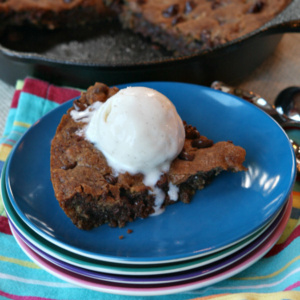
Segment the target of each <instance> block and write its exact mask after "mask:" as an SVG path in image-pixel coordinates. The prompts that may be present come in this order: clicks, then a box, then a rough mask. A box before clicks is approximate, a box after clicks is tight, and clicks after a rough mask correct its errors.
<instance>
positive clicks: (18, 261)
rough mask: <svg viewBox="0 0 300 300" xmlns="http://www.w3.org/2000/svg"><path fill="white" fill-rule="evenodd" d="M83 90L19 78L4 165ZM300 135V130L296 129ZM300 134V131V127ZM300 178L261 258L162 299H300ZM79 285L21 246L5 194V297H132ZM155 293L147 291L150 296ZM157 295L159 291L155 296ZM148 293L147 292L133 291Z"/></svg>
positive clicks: (0, 256)
mask: <svg viewBox="0 0 300 300" xmlns="http://www.w3.org/2000/svg"><path fill="white" fill-rule="evenodd" d="M78 95H80V91H79V90H76V89H71V88H65V87H57V86H54V85H51V84H49V83H47V82H44V81H41V80H37V79H33V78H26V79H25V80H24V81H18V82H17V85H16V91H15V94H14V97H13V99H12V104H11V109H10V111H9V115H8V117H7V122H6V127H5V130H4V136H3V138H2V139H1V140H0V169H2V167H3V164H4V162H5V160H6V158H7V156H8V154H9V153H10V151H11V149H12V147H13V146H14V144H15V143H16V141H17V140H18V139H19V138H20V137H21V136H22V134H23V133H24V132H25V131H26V130H27V129H28V128H29V127H30V126H31V124H33V123H34V122H36V121H37V120H38V119H39V118H40V117H42V116H43V115H44V114H45V113H47V112H48V111H50V110H51V109H53V108H55V107H57V106H58V105H60V104H61V103H63V102H64V101H66V100H69V99H72V98H74V97H76V96H78ZM291 134H293V135H294V138H295V136H297V132H296V133H295V132H293V133H291ZM298 138H299V139H300V134H299V133H298ZM299 217H300V184H299V183H298V182H297V183H296V184H295V187H294V191H293V211H292V215H291V218H290V220H289V222H288V225H287V227H286V229H285V232H284V233H283V235H282V237H281V238H280V240H279V241H278V243H277V244H276V245H275V246H274V247H273V248H272V249H271V250H270V251H269V252H268V254H267V255H265V256H264V257H263V258H262V259H261V260H260V261H258V262H257V263H255V264H254V265H253V266H251V267H250V268H248V269H246V270H245V271H243V272H241V273H239V274H238V275H236V276H234V277H232V278H230V279H227V280H225V281H222V282H220V283H217V284H215V285H212V286H209V287H206V288H203V289H198V290H194V291H190V292H184V293H180V294H174V295H167V296H156V297H155V298H157V299H167V300H168V299H170V300H173V299H180V300H181V299H194V298H198V299H201V300H204V299H218V300H221V299H222V300H225V299H230V300H232V299H233V300H241V299H247V300H252V299H253V300H256V299H264V300H271V299H272V300H274V299H275V300H276V299H278V300H279V299H280V300H282V299H300V224H299ZM132 298H133V297H129V296H119V295H112V294H107V293H100V292H96V291H92V290H88V289H84V288H81V287H78V286H75V285H73V284H71V283H67V282H64V281H62V280H61V279H58V278H56V277H55V276H53V275H51V274H49V273H48V272H46V271H45V270H43V269H41V268H40V267H38V266H37V265H36V264H35V263H33V262H32V261H31V260H30V259H29V258H28V257H27V256H26V255H25V254H24V253H23V251H22V250H21V249H20V248H19V246H18V245H17V243H16V241H15V240H14V238H13V236H12V234H11V231H10V229H9V226H8V221H7V218H6V215H5V211H4V208H3V204H2V201H1V199H0V299H16V300H42V299H64V300H67V299H78V300H79V299H109V300H116V299H123V300H126V299H132ZM149 298H151V297H147V299H149ZM153 298H154V297H153ZM134 299H144V297H134Z"/></svg>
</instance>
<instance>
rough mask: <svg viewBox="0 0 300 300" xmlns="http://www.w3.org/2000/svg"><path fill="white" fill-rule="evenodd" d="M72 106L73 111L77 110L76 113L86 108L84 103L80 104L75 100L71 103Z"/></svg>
mask: <svg viewBox="0 0 300 300" xmlns="http://www.w3.org/2000/svg"><path fill="white" fill-rule="evenodd" d="M73 106H74V108H75V110H77V111H83V110H85V109H86V108H87V105H86V104H85V103H81V102H80V101H79V99H77V100H75V101H74V102H73Z"/></svg>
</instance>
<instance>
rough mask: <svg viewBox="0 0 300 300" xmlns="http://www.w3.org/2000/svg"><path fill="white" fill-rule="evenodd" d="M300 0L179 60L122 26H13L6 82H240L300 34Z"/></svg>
mask: <svg viewBox="0 0 300 300" xmlns="http://www.w3.org/2000/svg"><path fill="white" fill-rule="evenodd" d="M299 16H300V0H293V1H292V2H291V4H290V5H289V6H288V7H287V8H286V9H285V10H284V11H283V12H282V13H281V14H279V15H278V16H276V17H275V18H274V19H273V20H271V21H270V22H269V23H267V24H265V25H264V26H262V27H261V28H259V29H258V30H256V31H253V32H251V33H250V34H247V35H245V36H243V37H241V38H239V39H236V40H234V41H231V42H229V43H226V44H224V45H221V46H218V47H216V48H214V49H212V50H209V51H203V52H201V53H199V54H197V55H193V56H186V57H175V56H172V55H171V54H170V53H168V52H165V51H163V50H162V49H161V48H159V47H158V46H157V45H153V44H151V43H150V42H149V41H147V40H145V39H142V38H140V37H139V36H137V35H135V34H132V33H131V32H129V31H126V30H122V29H121V28H120V25H119V24H118V23H117V22H112V23H106V22H103V23H100V24H98V25H97V26H95V27H89V28H88V30H87V29H86V28H85V29H84V31H83V30H79V29H77V30H70V29H69V30H56V31H51V32H49V31H47V32H43V31H41V30H36V29H32V28H26V27H23V28H10V29H9V30H7V31H5V32H4V33H3V34H2V35H1V37H0V78H1V79H2V80H4V81H6V82H8V83H10V84H15V82H16V80H17V79H20V78H24V77H26V76H34V77H38V78H41V79H44V80H49V81H51V82H52V83H56V84H61V85H69V86H76V87H81V88H86V87H88V86H90V85H91V84H93V83H94V82H96V81H102V82H105V83H106V84H109V85H114V84H119V83H129V82H138V81H153V80H162V81H182V82H191V83H198V84H203V85H210V84H211V82H213V81H214V80H221V81H224V82H226V83H229V84H237V83H238V82H239V81H241V80H242V79H243V78H244V77H245V76H246V75H247V74H249V73H250V72H251V71H252V70H254V69H255V68H256V67H257V66H258V65H259V64H260V63H262V62H263V61H264V60H265V59H266V58H267V57H268V56H269V55H270V54H271V53H272V52H273V51H274V50H275V48H276V46H277V44H278V43H279V41H280V40H281V38H282V36H283V34H284V33H286V32H298V31H300V17H299Z"/></svg>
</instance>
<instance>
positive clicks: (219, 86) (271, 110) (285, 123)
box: [211, 81, 300, 128]
mask: <svg viewBox="0 0 300 300" xmlns="http://www.w3.org/2000/svg"><path fill="white" fill-rule="evenodd" d="M211 87H212V88H213V89H215V90H219V91H222V92H225V93H229V94H232V95H235V96H237V97H239V98H242V99H244V100H246V101H248V102H250V103H252V104H254V105H255V106H257V107H259V108H260V109H262V110H263V111H265V112H266V113H267V114H268V115H270V116H271V117H272V118H273V119H274V120H275V121H277V122H278V123H279V124H280V125H281V126H282V127H283V128H288V127H293V126H297V125H298V126H299V124H300V122H297V121H295V120H292V119H290V118H289V117H288V116H287V115H285V114H284V113H279V112H278V111H277V110H276V108H275V106H273V105H271V104H270V103H269V102H268V101H266V100H265V99H264V98H262V97H261V96H260V95H258V94H256V93H254V92H252V91H248V90H245V89H241V88H234V87H232V86H229V85H227V84H225V83H223V82H221V81H214V82H213V83H212V84H211Z"/></svg>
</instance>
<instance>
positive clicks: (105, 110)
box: [85, 87, 185, 186]
mask: <svg viewBox="0 0 300 300" xmlns="http://www.w3.org/2000/svg"><path fill="white" fill-rule="evenodd" d="M85 134H86V138H87V139H88V140H89V141H90V142H92V143H94V145H95V146H96V147H97V148H98V149H99V150H100V151H101V152H102V153H103V154H104V156H105V157H106V159H107V162H108V164H109V165H110V166H111V167H112V168H113V169H114V170H115V171H116V172H118V173H123V172H129V173H132V174H136V173H143V174H144V178H145V179H144V183H145V184H146V185H152V186H154V185H155V183H156V182H157V180H158V179H159V176H160V174H161V172H167V171H168V170H169V168H170V164H171V162H172V160H173V159H174V158H175V157H176V156H177V155H178V154H179V153H180V152H181V150H182V148H183V144H184V139H185V130H184V125H183V122H182V120H181V118H180V117H179V115H178V113H177V111H176V108H175V106H174V105H173V104H172V102H171V101H170V100H169V99H168V98H167V97H166V96H164V95H163V94H161V93H159V92H158V91H156V90H153V89H150V88H145V87H128V88H126V89H121V90H120V91H119V92H118V93H117V94H115V95H114V96H112V97H111V98H109V99H108V100H107V101H106V102H105V103H104V104H103V105H101V106H100V107H99V108H98V109H97V110H96V111H95V112H94V114H93V116H92V118H91V120H90V122H89V124H88V125H87V128H86V132H85Z"/></svg>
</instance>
